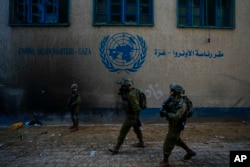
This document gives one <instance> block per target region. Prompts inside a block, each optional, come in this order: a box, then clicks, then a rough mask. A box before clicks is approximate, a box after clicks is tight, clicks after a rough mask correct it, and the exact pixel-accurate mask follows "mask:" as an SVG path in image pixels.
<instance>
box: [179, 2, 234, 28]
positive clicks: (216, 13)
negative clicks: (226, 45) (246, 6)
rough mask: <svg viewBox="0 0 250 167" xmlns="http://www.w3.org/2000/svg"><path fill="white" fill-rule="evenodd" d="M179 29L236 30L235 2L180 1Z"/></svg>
mask: <svg viewBox="0 0 250 167" xmlns="http://www.w3.org/2000/svg"><path fill="white" fill-rule="evenodd" d="M177 6H178V14H177V16H178V21H177V26H178V27H205V28H231V29H233V28H235V0H178V4H177Z"/></svg>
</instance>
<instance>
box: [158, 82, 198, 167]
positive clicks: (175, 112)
mask: <svg viewBox="0 0 250 167" xmlns="http://www.w3.org/2000/svg"><path fill="white" fill-rule="evenodd" d="M170 89H171V91H175V92H176V93H177V94H178V95H179V96H177V98H176V97H171V96H170V97H169V98H168V99H167V100H166V101H165V102H164V103H163V109H162V110H161V112H160V115H161V117H163V116H166V119H167V120H168V121H169V127H168V133H167V136H166V138H165V141H164V144H163V155H164V159H163V160H162V161H161V162H160V167H167V166H169V164H168V157H169V156H170V154H171V152H172V150H173V148H174V146H175V145H177V146H180V147H182V148H183V149H184V150H186V152H187V154H186V155H185V156H184V159H185V160H188V159H190V158H191V157H192V156H195V154H196V153H195V152H194V151H192V150H191V149H190V148H189V147H188V146H187V145H186V144H185V143H184V142H183V141H182V139H181V138H180V134H181V131H182V130H183V129H184V126H185V123H186V118H187V104H186V103H185V101H184V99H183V98H182V97H181V96H180V94H181V93H183V92H184V90H183V88H182V87H181V86H179V85H176V84H171V85H170ZM163 110H166V113H165V112H163Z"/></svg>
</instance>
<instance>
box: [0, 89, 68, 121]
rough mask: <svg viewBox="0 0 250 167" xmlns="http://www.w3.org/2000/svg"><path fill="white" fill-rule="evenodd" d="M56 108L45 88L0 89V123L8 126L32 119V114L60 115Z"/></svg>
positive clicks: (43, 115) (44, 115)
mask: <svg viewBox="0 0 250 167" xmlns="http://www.w3.org/2000/svg"><path fill="white" fill-rule="evenodd" d="M57 108H58V106H57V104H56V103H55V102H53V99H52V98H51V95H50V93H49V89H48V88H47V87H43V88H30V89H29V90H24V89H21V88H10V87H7V86H1V87H0V122H1V124H9V123H13V122H17V121H22V120H26V119H27V120H29V119H32V118H33V116H34V114H36V115H40V116H42V117H47V116H48V115H49V114H54V115H60V114H65V113H64V112H59V114H58V113H57V112H58V109H57Z"/></svg>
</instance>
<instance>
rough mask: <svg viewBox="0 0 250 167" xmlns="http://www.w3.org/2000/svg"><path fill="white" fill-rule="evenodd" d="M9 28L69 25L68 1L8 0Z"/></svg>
mask: <svg viewBox="0 0 250 167" xmlns="http://www.w3.org/2000/svg"><path fill="white" fill-rule="evenodd" d="M9 16H10V18H9V25H10V26H66V25H69V0H10V15H9Z"/></svg>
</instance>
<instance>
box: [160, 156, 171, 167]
mask: <svg viewBox="0 0 250 167" xmlns="http://www.w3.org/2000/svg"><path fill="white" fill-rule="evenodd" d="M168 157H169V155H166V154H164V158H163V160H162V161H161V162H160V163H159V166H158V167H169V163H168Z"/></svg>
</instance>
